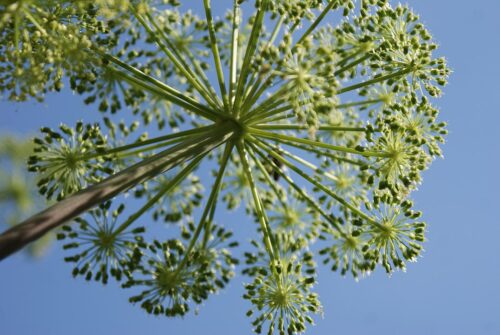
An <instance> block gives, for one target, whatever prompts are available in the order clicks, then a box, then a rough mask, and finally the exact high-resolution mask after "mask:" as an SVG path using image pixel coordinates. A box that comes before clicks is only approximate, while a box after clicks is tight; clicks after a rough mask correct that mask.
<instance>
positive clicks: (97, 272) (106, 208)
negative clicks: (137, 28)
mask: <svg viewBox="0 0 500 335" xmlns="http://www.w3.org/2000/svg"><path fill="white" fill-rule="evenodd" d="M110 208H111V202H107V203H105V204H102V205H101V206H99V208H97V209H95V210H92V211H91V212H90V213H89V216H90V220H89V219H85V218H77V219H75V221H76V224H77V227H72V226H69V225H66V226H63V227H62V229H61V232H60V233H58V234H57V239H58V240H66V243H65V244H64V245H63V249H65V250H71V251H72V252H76V253H74V254H73V255H71V256H67V257H65V258H64V260H65V261H66V262H70V263H75V267H74V268H73V276H74V277H76V276H84V277H85V279H86V280H92V279H94V280H95V281H100V282H102V283H103V284H107V283H108V280H109V276H112V277H114V278H115V279H116V280H117V281H121V280H122V279H123V277H124V276H123V274H124V272H126V271H127V264H126V261H125V260H126V259H127V257H129V256H130V254H131V253H132V251H133V248H134V247H135V246H136V245H143V244H144V239H143V236H142V235H143V234H144V232H145V228H144V227H137V228H134V229H132V230H127V227H126V226H122V225H120V224H119V221H118V218H119V216H120V214H122V212H123V210H124V209H125V205H124V204H121V205H119V206H118V207H117V208H116V209H115V210H113V211H111V209H110Z"/></svg>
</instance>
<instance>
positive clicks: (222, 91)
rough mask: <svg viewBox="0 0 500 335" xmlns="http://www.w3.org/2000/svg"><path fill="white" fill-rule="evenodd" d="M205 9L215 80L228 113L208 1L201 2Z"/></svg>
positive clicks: (222, 75)
mask: <svg viewBox="0 0 500 335" xmlns="http://www.w3.org/2000/svg"><path fill="white" fill-rule="evenodd" d="M203 6H204V7H205V15H206V17H207V25H208V33H209V36H210V46H211V47H212V55H213V57H214V63H215V69H216V72H217V79H218V81H219V87H220V92H221V94H222V101H224V107H225V108H226V112H228V113H229V98H228V96H227V90H226V83H225V80H224V73H223V72H222V63H221V60H220V55H219V47H218V45H217V37H216V36H215V27H214V22H213V18H212V8H211V7H210V0H203Z"/></svg>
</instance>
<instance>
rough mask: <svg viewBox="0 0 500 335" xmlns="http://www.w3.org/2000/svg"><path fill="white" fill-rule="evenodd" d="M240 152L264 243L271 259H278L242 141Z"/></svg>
mask: <svg viewBox="0 0 500 335" xmlns="http://www.w3.org/2000/svg"><path fill="white" fill-rule="evenodd" d="M237 148H238V152H239V154H240V159H241V163H242V165H243V170H244V171H245V176H246V178H247V180H248V183H249V184H250V190H251V191H252V197H253V200H254V206H255V211H256V212H257V216H258V217H259V223H260V227H261V229H262V233H263V234H264V245H265V247H266V251H267V253H268V254H269V257H270V258H271V260H276V257H277V255H278V253H277V252H276V250H275V247H276V244H275V243H273V236H272V231H271V227H269V222H267V220H266V215H265V213H264V209H263V208H262V202H261V200H260V197H259V192H258V190H257V185H256V184H255V180H254V178H253V174H252V171H251V169H250V164H249V163H248V160H247V157H246V153H245V149H244V148H243V145H242V143H237Z"/></svg>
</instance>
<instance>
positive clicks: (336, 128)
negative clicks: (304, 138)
mask: <svg viewBox="0 0 500 335" xmlns="http://www.w3.org/2000/svg"><path fill="white" fill-rule="evenodd" d="M253 127H254V128H255V129H262V130H307V129H309V127H308V126H306V125H302V124H262V125H259V124H257V125H254V126H253ZM317 130H328V131H352V132H365V131H366V128H364V127H341V126H319V127H318V129H317Z"/></svg>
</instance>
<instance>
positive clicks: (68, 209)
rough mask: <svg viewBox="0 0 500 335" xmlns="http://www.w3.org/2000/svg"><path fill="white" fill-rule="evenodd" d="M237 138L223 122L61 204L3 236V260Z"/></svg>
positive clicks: (231, 126) (0, 238)
mask: <svg viewBox="0 0 500 335" xmlns="http://www.w3.org/2000/svg"><path fill="white" fill-rule="evenodd" d="M234 134H235V127H234V124H233V122H232V121H229V120H228V121H224V122H221V123H220V124H219V125H218V126H217V127H215V128H214V129H213V130H212V131H211V132H210V134H202V135H200V136H196V137H193V138H190V139H188V140H186V141H184V142H182V143H180V144H178V145H176V146H174V147H172V148H168V149H166V150H164V151H162V152H160V153H158V154H156V155H154V156H151V157H149V158H147V159H145V160H143V161H141V162H139V163H137V164H135V165H133V166H131V167H128V168H126V169H125V170H123V171H121V172H119V173H117V174H115V175H112V176H110V177H108V178H107V179H105V180H103V181H102V182H99V183H97V184H94V185H92V186H90V187H88V188H86V189H84V190H82V191H80V192H78V193H75V194H73V195H71V196H69V197H67V198H65V199H63V200H61V201H59V202H58V203H56V204H55V205H53V206H51V207H49V208H47V209H46V210H44V211H42V212H40V213H38V214H35V215H34V216H32V217H30V218H29V219H27V220H25V221H24V222H22V223H20V224H18V225H17V226H15V227H13V228H11V229H9V230H7V231H6V232H4V233H3V234H2V235H0V260H2V259H4V258H5V257H7V256H9V255H11V254H12V253H14V252H16V251H17V250H19V249H21V248H23V247H24V246H25V245H27V244H28V243H30V242H32V241H35V240H37V239H38V238H40V237H42V236H43V235H44V234H45V233H47V232H48V231H50V230H51V229H53V228H55V227H58V226H60V225H62V224H64V223H65V222H67V221H69V220H72V219H74V218H75V217H77V216H79V215H80V214H82V213H84V212H85V211H87V210H89V209H92V208H93V207H95V206H97V205H98V204H100V203H102V202H104V201H107V200H109V199H112V198H113V197H115V196H116V195H118V194H120V193H121V192H125V191H126V190H128V189H130V188H132V187H134V186H135V185H137V184H140V183H143V182H145V181H147V180H149V179H151V178H153V177H155V176H157V175H159V174H160V173H163V172H166V171H168V170H170V169H172V168H173V167H175V166H178V165H179V164H181V163H184V162H187V161H189V160H191V159H193V158H196V157H198V156H199V155H202V154H204V153H207V152H209V151H211V150H213V149H215V148H216V147H218V146H219V145H221V144H223V143H225V142H226V141H227V140H228V139H230V138H231V137H232V136H233V135H234Z"/></svg>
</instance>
